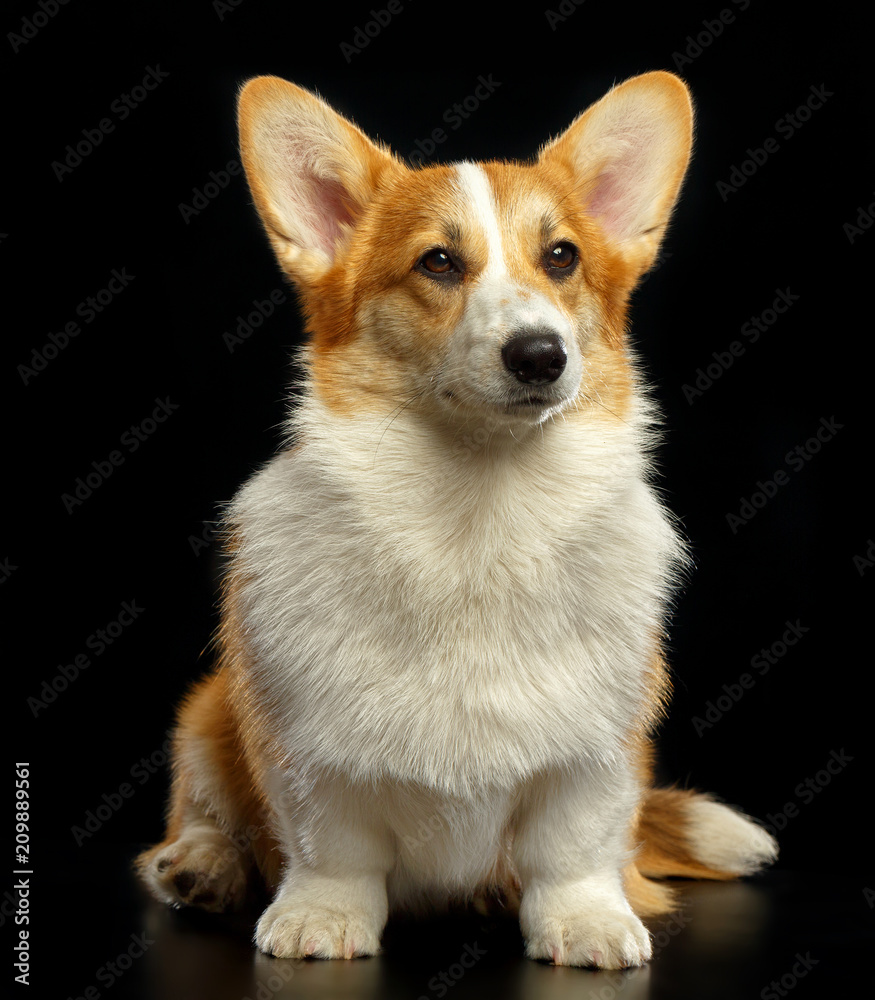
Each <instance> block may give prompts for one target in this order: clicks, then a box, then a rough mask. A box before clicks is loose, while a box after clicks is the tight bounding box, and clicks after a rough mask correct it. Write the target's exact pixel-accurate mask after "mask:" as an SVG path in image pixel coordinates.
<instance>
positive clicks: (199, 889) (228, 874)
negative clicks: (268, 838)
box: [137, 804, 253, 913]
mask: <svg viewBox="0 0 875 1000" xmlns="http://www.w3.org/2000/svg"><path fill="white" fill-rule="evenodd" d="M252 868H253V858H252V852H251V850H250V849H249V847H248V844H247V843H246V841H245V838H237V837H234V838H233V839H232V837H229V836H228V835H227V834H225V833H223V832H222V830H221V829H220V828H219V826H218V824H217V823H216V821H215V820H214V819H212V817H210V816H208V815H206V813H204V812H203V811H202V810H200V809H199V807H197V806H196V805H194V804H189V806H188V808H187V809H186V810H185V813H184V816H183V818H182V822H181V823H180V825H179V831H178V836H176V837H174V838H171V837H169V836H168V838H167V839H165V840H163V841H162V842H161V843H160V844H156V845H155V846H154V847H153V848H151V849H150V850H148V851H145V852H144V853H143V854H141V855H140V857H139V858H138V859H137V869H138V871H139V873H140V876H141V878H142V879H143V881H144V882H145V883H146V885H147V886H148V887H149V889H150V890H151V891H152V894H153V895H154V896H155V897H156V898H158V899H159V900H161V902H163V903H167V905H168V906H174V907H177V906H198V907H201V908H202V909H204V910H209V911H211V912H217V913H218V912H223V911H225V910H236V909H238V908H239V907H240V906H241V905H242V903H243V901H244V899H245V897H246V891H247V886H248V884H249V878H250V874H251V873H252Z"/></svg>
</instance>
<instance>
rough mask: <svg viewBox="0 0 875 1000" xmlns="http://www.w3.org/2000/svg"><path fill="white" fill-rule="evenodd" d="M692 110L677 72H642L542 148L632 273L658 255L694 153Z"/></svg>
mask: <svg viewBox="0 0 875 1000" xmlns="http://www.w3.org/2000/svg"><path fill="white" fill-rule="evenodd" d="M692 137H693V109H692V104H691V102H690V95H689V92H688V90H687V88H686V86H685V85H684V83H683V82H682V81H681V80H680V79H679V78H678V77H676V76H674V75H673V74H672V73H665V72H654V73H644V74H642V75H641V76H635V77H632V79H630V80H627V81H626V82H625V83H622V84H620V85H619V86H617V87H615V88H614V89H613V90H611V91H609V92H608V93H607V94H606V95H605V96H604V97H603V98H602V99H601V100H600V101H598V102H597V103H595V104H593V105H592V106H591V107H589V108H588V109H587V110H586V111H584V112H583V113H582V114H581V115H580V116H579V117H578V118H577V119H576V120H575V121H574V122H573V123H572V124H571V125H570V126H569V128H568V129H567V130H566V131H565V132H564V133H563V134H562V135H560V136H559V137H558V138H557V139H555V140H553V141H552V142H551V143H549V144H548V145H547V146H545V147H544V149H543V150H542V152H541V162H556V161H560V162H562V163H564V164H565V165H566V166H567V167H569V168H570V169H571V171H572V173H573V175H574V177H575V180H576V182H577V189H578V192H579V197H580V198H581V200H582V202H583V204H584V206H585V209H586V211H587V212H588V213H589V214H590V215H591V216H593V217H594V218H595V219H597V220H598V222H599V223H600V224H601V227H602V229H603V231H604V233H605V235H606V236H607V237H608V239H609V240H610V242H611V243H613V244H614V245H615V246H616V247H617V248H618V249H619V250H620V252H621V253H622V254H623V257H624V258H625V259H626V260H627V262H628V263H629V265H630V267H631V268H632V269H633V272H634V274H635V276H636V277H637V276H639V275H641V274H642V273H643V272H644V271H646V270H647V268H648V267H650V265H651V264H652V263H653V261H654V260H655V258H656V253H657V250H658V249H659V244H660V242H661V240H662V237H663V235H664V233H665V227H666V225H667V224H668V218H669V215H670V214H671V210H672V208H673V206H674V203H675V201H676V199H677V196H678V192H679V190H680V186H681V182H682V181H683V177H684V173H685V171H686V169H687V164H688V163H689V159H690V150H691V147H692Z"/></svg>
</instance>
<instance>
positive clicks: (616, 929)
mask: <svg viewBox="0 0 875 1000" xmlns="http://www.w3.org/2000/svg"><path fill="white" fill-rule="evenodd" d="M652 953H653V949H652V947H651V944H650V935H649V934H648V933H647V928H646V927H645V926H644V924H642V923H641V921H640V920H639V919H638V918H637V917H636V916H635V915H634V914H633V913H626V912H624V911H622V910H612V909H601V910H592V911H588V912H579V913H568V914H563V915H562V916H555V917H554V916H548V917H542V918H541V919H540V920H539V921H538V922H537V925H536V926H535V927H533V928H531V929H530V932H529V933H528V934H527V935H526V954H527V955H528V956H529V958H535V959H545V960H546V961H548V962H552V963H553V965H577V966H586V967H589V968H596V969H626V968H629V967H630V966H635V965H644V963H645V962H647V961H648V960H649V959H650V957H651V955H652Z"/></svg>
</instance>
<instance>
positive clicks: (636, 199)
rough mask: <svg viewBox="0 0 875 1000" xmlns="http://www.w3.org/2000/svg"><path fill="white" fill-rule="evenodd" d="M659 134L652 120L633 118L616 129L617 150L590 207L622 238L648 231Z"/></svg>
mask: <svg viewBox="0 0 875 1000" xmlns="http://www.w3.org/2000/svg"><path fill="white" fill-rule="evenodd" d="M658 140H659V136H658V134H657V133H656V132H655V131H654V129H653V128H652V127H651V126H650V124H649V123H640V122H638V123H635V122H631V123H629V124H627V126H626V127H625V128H623V129H617V132H616V137H615V141H616V143H617V145H616V149H615V153H614V155H613V156H612V157H611V159H610V160H609V161H608V162H607V163H606V164H605V165H604V167H603V169H602V172H601V173H600V174H599V176H598V178H597V180H596V183H595V187H594V188H593V190H592V193H591V195H590V198H589V201H588V202H587V208H588V209H589V211H590V212H591V213H592V214H593V215H595V216H597V217H598V218H599V219H600V220H601V222H602V224H603V225H604V227H605V229H606V230H607V231H608V232H609V233H610V234H611V235H612V236H616V237H619V238H620V239H628V238H630V237H634V236H637V235H639V234H640V233H642V232H643V231H645V230H646V229H647V228H648V227H649V226H650V224H651V221H650V218H649V215H650V208H651V204H652V199H653V197H654V194H655V189H656V186H657V184H658V174H657V169H656V167H657V162H655V161H656V156H657V148H658Z"/></svg>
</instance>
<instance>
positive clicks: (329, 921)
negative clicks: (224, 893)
mask: <svg viewBox="0 0 875 1000" xmlns="http://www.w3.org/2000/svg"><path fill="white" fill-rule="evenodd" d="M382 929H383V928H382V922H381V920H379V919H378V918H376V917H374V916H373V915H371V914H369V913H367V912H366V911H365V910H363V909H360V908H358V907H355V906H350V907H338V908H334V907H327V906H322V905H314V904H309V903H307V902H306V901H304V900H301V901H298V900H294V899H292V900H283V899H278V900H276V902H274V903H271V905H270V906H269V907H268V908H267V909H266V910H265V911H264V913H263V914H262V916H261V919H260V920H259V921H258V925H257V927H256V929H255V942H256V944H257V945H258V947H259V948H260V949H261V950H262V951H263V952H265V953H266V954H268V955H276V956H277V958H309V957H313V958H355V957H357V956H360V955H376V954H377V953H378V952H379V950H380V933H381V931H382Z"/></svg>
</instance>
